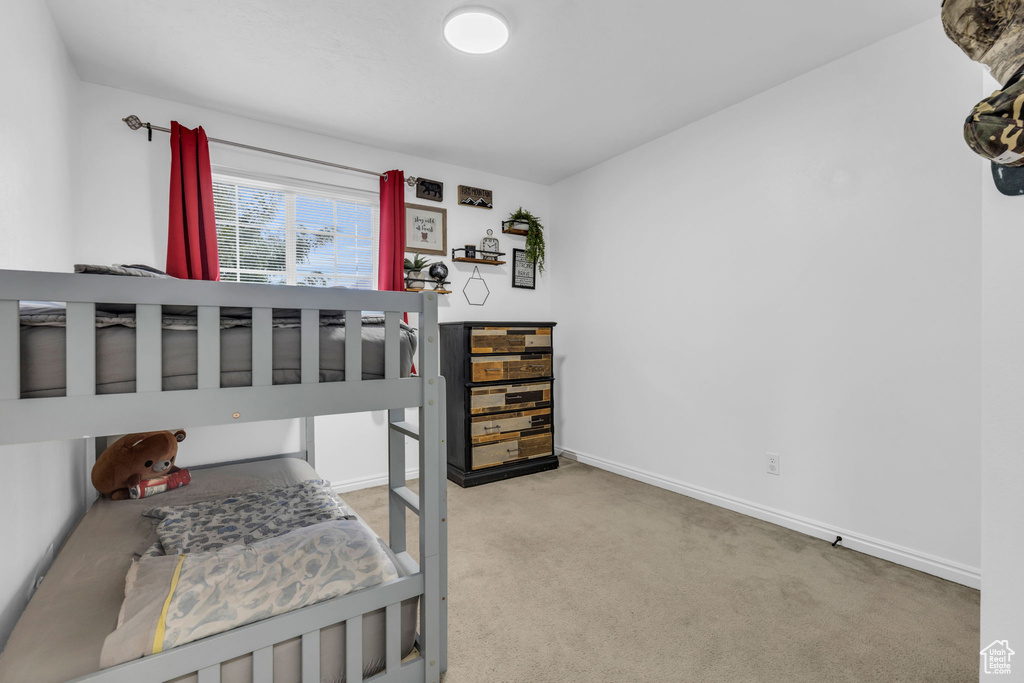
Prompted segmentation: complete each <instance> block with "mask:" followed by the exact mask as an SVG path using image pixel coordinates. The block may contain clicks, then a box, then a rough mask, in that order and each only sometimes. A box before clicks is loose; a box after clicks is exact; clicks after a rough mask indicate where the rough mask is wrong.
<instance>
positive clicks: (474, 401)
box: [469, 382, 551, 415]
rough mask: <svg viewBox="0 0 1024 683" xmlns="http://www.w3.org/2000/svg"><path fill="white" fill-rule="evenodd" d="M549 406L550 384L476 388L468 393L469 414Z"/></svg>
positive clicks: (538, 383) (539, 383)
mask: <svg viewBox="0 0 1024 683" xmlns="http://www.w3.org/2000/svg"><path fill="white" fill-rule="evenodd" d="M549 405H551V382H537V383H536V384H515V385H512V386H509V385H507V384H506V385H502V386H500V387H477V388H475V389H470V391H469V414H470V415H486V414H488V413H502V412H505V411H507V410H529V409H531V408H540V407H543V406H549Z"/></svg>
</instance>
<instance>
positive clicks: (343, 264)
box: [214, 174, 379, 289]
mask: <svg viewBox="0 0 1024 683" xmlns="http://www.w3.org/2000/svg"><path fill="white" fill-rule="evenodd" d="M337 189H338V192H337V194H333V193H331V192H329V191H325V192H324V193H320V192H309V191H308V190H306V189H305V188H304V187H288V186H286V185H285V184H284V183H281V184H275V183H269V182H265V181H259V182H252V181H245V180H241V179H235V178H231V177H228V176H220V175H219V174H218V175H217V176H216V179H215V181H214V205H215V212H216V219H217V242H218V247H219V249H220V262H221V279H222V280H232V281H241V282H268V283H281V284H285V283H287V284H300V285H312V286H328V287H330V286H337V285H344V286H346V287H352V288H357V289H374V288H375V287H376V283H377V275H376V268H377V235H378V231H379V225H378V224H379V209H378V199H377V198H376V197H375V196H373V195H371V194H370V193H361V192H358V191H355V190H346V189H344V188H337Z"/></svg>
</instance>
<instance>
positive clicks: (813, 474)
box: [552, 20, 981, 585]
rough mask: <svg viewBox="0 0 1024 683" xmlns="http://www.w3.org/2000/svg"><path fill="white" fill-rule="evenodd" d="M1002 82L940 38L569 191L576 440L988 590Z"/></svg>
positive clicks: (938, 34) (752, 508)
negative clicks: (963, 132)
mask: <svg viewBox="0 0 1024 683" xmlns="http://www.w3.org/2000/svg"><path fill="white" fill-rule="evenodd" d="M978 74H979V68H978V67H977V66H976V65H974V64H972V63H971V62H970V61H968V60H966V59H964V57H963V55H962V54H960V52H959V51H958V50H957V49H956V47H955V46H952V45H951V44H949V43H948V41H947V39H946V38H945V36H944V35H943V32H942V28H941V26H940V24H939V22H938V21H937V20H936V21H930V22H927V23H925V24H922V25H920V26H917V27H915V28H912V29H910V30H908V31H906V32H903V33H900V34H898V35H896V36H894V37H892V38H889V39H887V40H884V41H882V42H880V43H877V44H875V45H872V46H869V47H867V48H865V49H863V50H861V51H859V52H856V53H854V54H852V55H850V56H847V57H845V58H843V59H840V60H838V61H836V62H833V63H831V64H829V65H827V66H825V67H823V68H821V69H818V70H816V71H813V72H811V73H808V74H806V75H804V76H801V77H799V78H797V79H795V80H793V81H790V82H788V83H786V84H783V85H781V86H779V87H777V88H774V89H772V90H770V91H768V92H765V93H762V94H759V95H756V96H754V97H752V98H750V99H749V100H747V101H745V102H743V103H741V104H738V105H736V106H734V107H731V108H729V109H727V110H725V111H722V112H719V113H718V114H716V115H715V116H712V117H710V118H708V119H705V120H702V121H700V122H698V123H696V124H693V125H691V126H688V127H686V128H683V129H681V130H678V131H676V132H674V133H671V134H669V135H667V136H665V137H663V138H660V139H658V140H655V141H653V142H651V143H649V144H647V145H644V146H642V147H640V148H637V149H635V150H632V151H630V152H628V153H626V154H623V155H621V156H620V157H617V158H615V159H612V160H610V161H608V162H605V163H603V164H600V165H599V166H596V167H594V168H592V169H590V170H588V171H585V172H583V173H581V174H579V175H577V176H574V177H572V178H569V179H567V180H565V181H563V182H561V183H559V184H557V185H555V186H554V197H555V198H556V203H555V216H554V221H553V223H554V224H555V225H556V226H557V227H558V229H557V230H556V231H555V232H554V233H553V236H554V242H555V246H556V248H557V249H558V251H559V253H569V252H570V251H571V253H572V257H571V258H564V259H561V260H560V261H559V265H558V268H556V269H553V271H552V276H553V279H554V286H555V291H556V293H557V297H556V299H555V304H554V314H555V319H556V320H558V321H559V328H558V333H559V351H560V355H561V356H562V357H561V358H560V359H559V361H560V368H559V372H558V374H559V376H560V381H559V391H558V398H559V406H560V414H561V420H560V423H559V425H558V430H559V431H558V434H559V441H560V443H561V444H562V445H563V446H564V447H565V448H567V449H570V450H571V451H574V452H576V453H578V454H580V455H581V457H582V459H583V460H585V461H589V462H592V463H595V464H599V465H602V466H605V467H608V468H610V469H615V470H617V471H620V472H624V473H626V474H629V475H631V476H637V477H640V478H643V479H645V480H647V481H651V482H653V483H657V484H659V485H662V486H666V487H668V488H674V489H676V490H680V491H685V492H687V493H689V494H691V495H697V496H698V497H703V498H705V499H707V500H713V501H715V502H717V503H719V504H724V505H727V506H730V507H733V508H735V509H740V510H742V511H744V512H747V513H749V514H754V515H756V516H760V517H763V518H766V519H770V520H772V521H775V522H778V523H783V524H787V525H789V526H791V527H793V528H798V529H800V530H802V531H805V532H808V533H813V534H817V535H819V536H821V537H823V538H826V537H829V536H830V534H831V538H829V540H832V538H834V536H835V535H836V534H841V535H843V536H844V539H846V540H845V545H847V546H849V547H856V548H859V549H863V550H866V551H868V552H873V553H875V554H879V555H881V556H884V557H889V558H891V559H896V560H898V561H902V562H907V563H909V564H912V565H913V566H919V567H920V568H923V569H926V570H928V571H933V572H935V573H938V574H940V575H943V576H947V577H949V578H953V579H955V580H960V581H964V582H966V583H969V584H975V585H976V584H977V582H978V579H977V568H978V566H979V564H980V544H979V538H978V532H979V525H980V520H979V510H980V505H981V502H980V474H979V470H980V454H979V433H980V424H979V420H980V415H979V402H980V386H979V384H980V383H979V373H980V367H979V363H980V359H979V356H980V335H979V328H980V316H981V312H980V303H979V302H980V280H981V273H980V268H981V255H980V249H981V244H980V197H979V193H978V191H977V161H976V158H975V157H974V156H973V155H972V153H971V152H970V150H968V149H967V147H966V146H965V145H964V144H963V142H962V141H961V140H960V136H959V134H958V130H959V126H960V122H961V121H962V120H963V117H964V116H965V115H966V113H967V112H968V111H969V109H970V107H971V105H972V104H973V103H974V101H975V100H976V99H977V97H976V93H977V83H978ZM595 276H597V277H599V278H600V280H599V281H597V282H595V281H594V279H593V278H594V277H595ZM613 316H615V317H613ZM627 320H628V321H629V322H628V323H627V322H624V321H627ZM768 451H772V452H776V453H778V454H780V455H781V464H782V476H780V477H775V476H770V475H767V474H766V473H765V453H766V452H768ZM908 558H909V559H908ZM915 563H916V564H915Z"/></svg>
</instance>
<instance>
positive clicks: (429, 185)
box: [416, 178, 444, 202]
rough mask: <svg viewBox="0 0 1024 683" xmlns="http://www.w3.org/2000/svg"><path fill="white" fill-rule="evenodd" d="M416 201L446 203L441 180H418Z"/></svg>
mask: <svg viewBox="0 0 1024 683" xmlns="http://www.w3.org/2000/svg"><path fill="white" fill-rule="evenodd" d="M416 199H429V200H430V201H432V202H443V201H444V183H442V182H441V181H440V180H428V179H426V178H417V179H416Z"/></svg>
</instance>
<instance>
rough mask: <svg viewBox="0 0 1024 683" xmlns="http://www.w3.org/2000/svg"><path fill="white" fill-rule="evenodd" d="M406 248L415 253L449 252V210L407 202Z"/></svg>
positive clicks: (442, 254) (439, 253)
mask: <svg viewBox="0 0 1024 683" xmlns="http://www.w3.org/2000/svg"><path fill="white" fill-rule="evenodd" d="M405 250H406V251H411V252H412V253H414V254H438V255H440V256H444V255H445V254H447V253H448V210H447V209H442V208H441V207H439V206H423V205H422V204H406V205H405Z"/></svg>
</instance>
